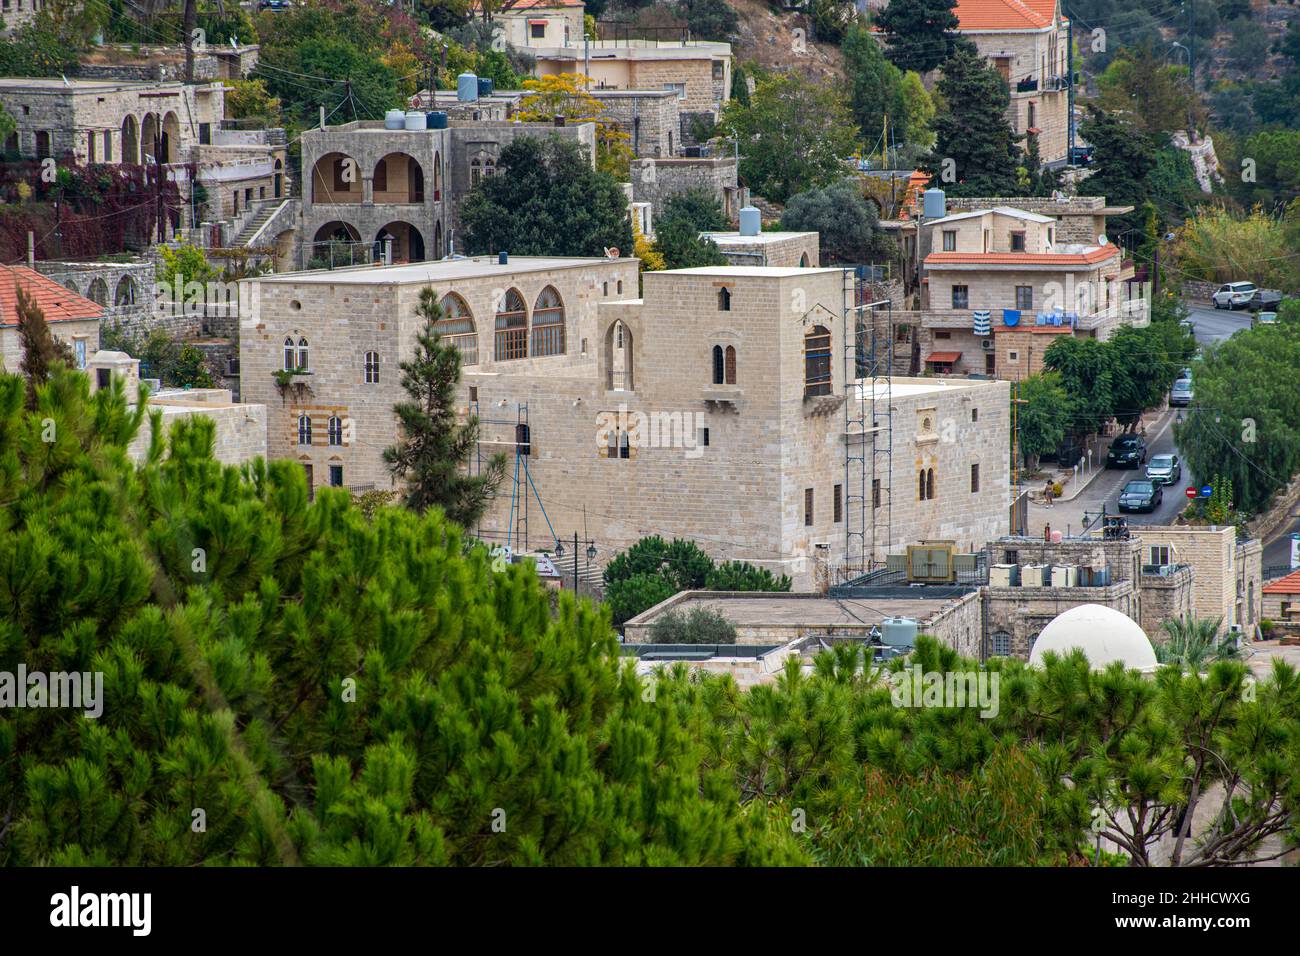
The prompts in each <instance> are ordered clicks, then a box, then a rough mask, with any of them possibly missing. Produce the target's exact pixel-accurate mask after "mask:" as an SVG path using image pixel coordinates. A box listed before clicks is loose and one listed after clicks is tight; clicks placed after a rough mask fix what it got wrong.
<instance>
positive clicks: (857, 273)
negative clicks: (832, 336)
mask: <svg viewBox="0 0 1300 956" xmlns="http://www.w3.org/2000/svg"><path fill="white" fill-rule="evenodd" d="M871 268H872V267H870V266H858V267H857V268H853V269H845V270H844V272H843V277H844V278H843V317H844V512H845V513H844V572H845V577H846V578H851V577H856V576H858V575H862V574H867V573H868V572H870V571H871V570H873V568H874V567H875V566H876V564H877V563H878V562H883V561H884V556H885V555H886V554H888V553H889V549H890V547H892V546H893V501H892V496H891V494H890V475H891V474H892V469H893V461H894V428H893V416H892V414H891V408H890V402H891V399H892V379H893V364H894V331H893V329H894V321H893V302H892V300H890V299H878V300H873V299H871V297H870V293H871V292H872V287H871V282H870V278H869V277H870V276H871V275H872V274H873V273H872V272H871V271H869V270H871ZM882 322H883V328H882ZM868 442H870V449H868ZM868 524H869V525H870V527H871V537H870V544H868V538H867V526H868Z"/></svg>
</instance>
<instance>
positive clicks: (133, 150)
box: [122, 116, 140, 165]
mask: <svg viewBox="0 0 1300 956" xmlns="http://www.w3.org/2000/svg"><path fill="white" fill-rule="evenodd" d="M122 162H124V163H131V164H133V165H134V164H136V163H139V162H140V127H139V125H138V124H137V123H136V121H135V117H134V116H127V118H126V119H124V120H122Z"/></svg>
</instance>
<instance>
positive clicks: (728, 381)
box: [713, 345, 736, 385]
mask: <svg viewBox="0 0 1300 956" xmlns="http://www.w3.org/2000/svg"><path fill="white" fill-rule="evenodd" d="M713 384H714V385H735V384H736V348H735V346H734V345H728V346H727V347H726V348H725V349H724V348H723V347H722V346H721V345H715V346H713Z"/></svg>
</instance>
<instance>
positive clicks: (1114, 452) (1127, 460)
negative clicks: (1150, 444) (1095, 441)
mask: <svg viewBox="0 0 1300 956" xmlns="http://www.w3.org/2000/svg"><path fill="white" fill-rule="evenodd" d="M1146 460H1147V443H1146V442H1144V441H1143V440H1142V439H1141V438H1139V437H1138V436H1137V435H1119V436H1118V437H1116V439H1115V440H1114V441H1113V442H1111V443H1110V450H1109V451H1107V452H1106V467H1107V468H1141V467H1142V464H1143V462H1145V461H1146Z"/></svg>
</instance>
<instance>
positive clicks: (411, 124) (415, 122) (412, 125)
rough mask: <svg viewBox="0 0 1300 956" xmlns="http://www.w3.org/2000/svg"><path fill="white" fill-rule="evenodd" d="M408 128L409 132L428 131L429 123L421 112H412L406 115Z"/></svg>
mask: <svg viewBox="0 0 1300 956" xmlns="http://www.w3.org/2000/svg"><path fill="white" fill-rule="evenodd" d="M406 128H407V129H408V130H421V129H428V128H429V127H428V121H427V120H426V119H425V118H424V114H423V113H421V112H420V111H419V110H411V111H410V112H409V113H407V114H406Z"/></svg>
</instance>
